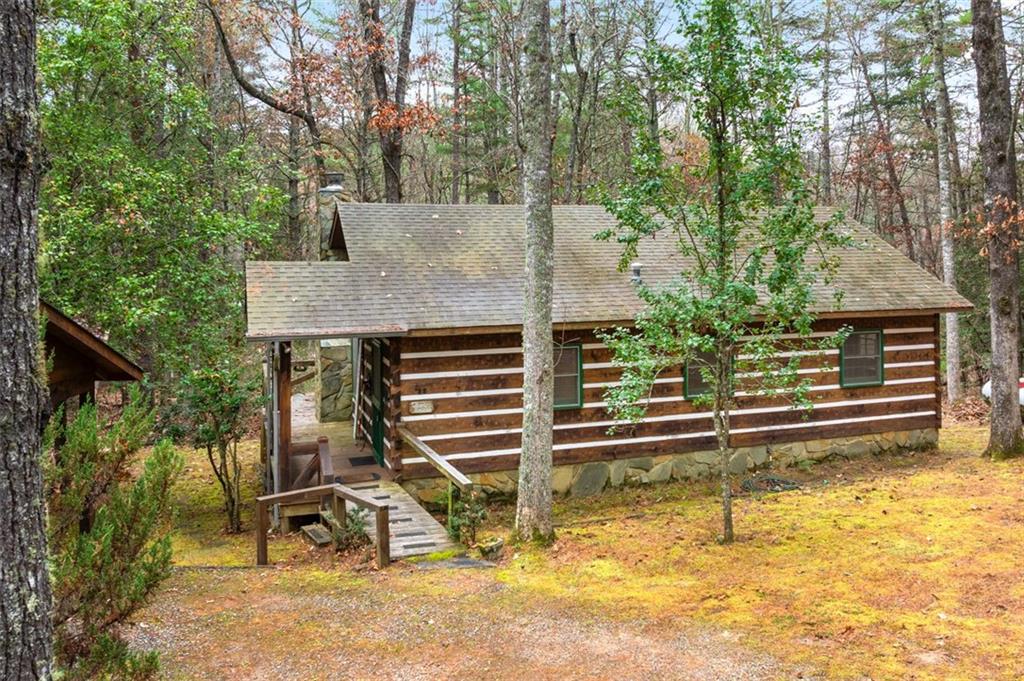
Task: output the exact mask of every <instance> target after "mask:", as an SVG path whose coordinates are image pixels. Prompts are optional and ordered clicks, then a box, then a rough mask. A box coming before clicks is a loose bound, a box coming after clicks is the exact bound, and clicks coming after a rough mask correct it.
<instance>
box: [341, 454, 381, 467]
mask: <svg viewBox="0 0 1024 681" xmlns="http://www.w3.org/2000/svg"><path fill="white" fill-rule="evenodd" d="M348 462H349V463H350V464H351V465H352V468H358V467H359V466H376V465H377V459H375V458H373V457H372V456H350V457H348Z"/></svg>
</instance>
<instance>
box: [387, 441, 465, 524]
mask: <svg viewBox="0 0 1024 681" xmlns="http://www.w3.org/2000/svg"><path fill="white" fill-rule="evenodd" d="M398 434H399V435H400V436H401V437H402V439H403V440H405V441H406V442H407V443H409V446H410V447H412V448H413V449H415V450H416V451H417V452H418V453H419V454H420V455H421V456H422V457H423V458H424V459H426V460H427V461H428V462H429V463H430V465H431V466H433V467H434V468H435V469H437V471H438V472H439V473H440V474H441V475H443V476H444V477H446V478H448V530H449V531H451V529H452V507H453V500H452V497H453V495H452V485H454V486H455V487H458V488H459V492H460V494H462V495H463V497H462V498H464V499H469V498H471V497H472V496H473V492H474V483H473V481H472V480H470V479H469V477H468V476H467V475H466V474H465V473H463V472H462V471H460V470H459V469H458V468H456V467H455V466H453V465H452V463H451V462H450V461H448V459H446V458H444V457H443V456H441V455H440V454H438V453H437V452H435V451H434V449H433V447H431V446H430V445H428V444H427V443H426V442H424V441H423V440H421V439H419V438H418V437H416V435H415V433H413V432H412V431H411V430H409V429H408V428H406V427H405V426H399V427H398Z"/></svg>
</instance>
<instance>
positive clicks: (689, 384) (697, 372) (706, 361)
mask: <svg viewBox="0 0 1024 681" xmlns="http://www.w3.org/2000/svg"><path fill="white" fill-rule="evenodd" d="M714 361H715V353H713V352H700V353H697V356H696V357H694V358H693V359H691V360H690V361H689V362H687V363H686V396H687V397H696V396H697V395H703V394H704V393H706V392H708V391H710V390H711V385H710V384H709V383H708V382H707V381H705V380H704V374H702V373H701V369H702V368H703V369H709V368H711V365H712V364H713V363H714Z"/></svg>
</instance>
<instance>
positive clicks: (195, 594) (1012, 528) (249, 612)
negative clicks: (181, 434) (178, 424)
mask: <svg viewBox="0 0 1024 681" xmlns="http://www.w3.org/2000/svg"><path fill="white" fill-rule="evenodd" d="M986 438H987V431H986V430H985V429H984V428H974V427H956V426H954V427H950V428H946V429H944V430H943V431H942V445H941V447H940V450H939V451H938V452H928V453H908V454H905V455H898V456H884V457H867V458H863V459H858V460H854V461H850V462H824V463H822V464H820V465H816V466H814V467H813V468H812V469H811V470H809V471H799V470H796V471H792V470H791V471H786V472H785V474H784V476H785V477H792V478H796V479H799V480H800V481H801V482H802V483H803V485H804V486H803V488H802V489H800V490H798V491H795V492H787V493H782V494H764V495H747V496H743V497H740V498H738V499H737V500H736V501H735V520H736V528H737V535H738V537H737V542H736V543H735V544H734V545H732V546H720V545H719V544H718V543H717V542H716V537H717V535H718V534H719V532H720V523H721V517H720V510H719V506H718V499H717V495H716V491H717V490H716V485H715V484H714V483H709V484H707V485H688V484H668V485H658V486H647V487H631V488H626V489H621V490H616V491H614V492H611V493H608V494H604V495H601V496H599V497H595V498H590V499H561V500H558V501H557V503H556V505H555V522H556V525H557V526H558V528H559V529H558V537H557V540H556V542H555V543H554V545H552V546H550V547H548V548H537V547H534V546H531V545H522V546H515V547H512V546H507V547H506V549H505V554H504V555H505V557H504V558H503V559H502V561H501V562H500V564H499V567H498V569H497V570H488V571H477V570H445V569H438V570H430V571H421V570H415V569H412V568H409V567H404V568H403V567H402V565H401V564H397V565H394V566H392V567H391V568H389V569H388V570H386V571H384V572H377V571H374V570H372V569H369V568H367V566H365V565H356V564H353V563H351V562H348V563H346V558H345V557H343V556H342V557H338V556H336V555H335V554H334V553H333V552H324V551H316V550H313V549H310V548H309V546H308V545H307V544H306V543H305V542H304V541H303V540H301V539H300V538H298V537H297V536H293V537H285V538H273V539H272V540H271V541H270V543H269V549H270V559H271V561H272V562H273V563H274V567H273V568H269V569H266V570H219V569H218V570H198V569H197V570H182V571H180V572H179V573H178V574H177V575H175V577H173V578H172V579H171V580H170V581H169V583H168V587H167V592H166V594H165V598H167V599H173V604H172V605H171V606H168V607H166V609H165V610H164V611H163V612H165V613H169V614H165V615H164V616H165V617H173V618H174V619H175V620H180V619H184V620H185V621H189V619H188V618H189V617H191V618H192V620H191V621H194V622H196V626H199V625H200V624H201V625H202V630H203V631H208V630H209V629H208V628H207V627H206V624H209V625H211V626H216V627H217V629H218V631H223V635H224V636H232V637H234V636H236V635H238V632H239V631H246V632H252V634H253V636H255V637H256V639H259V640H256V639H253V640H252V641H251V645H252V646H257V645H259V646H261V647H260V655H259V664H262V665H264V666H266V665H270V666H271V667H272V666H273V664H274V663H275V659H284V658H288V657H290V658H294V659H301V660H308V659H316V656H317V655H320V654H328V653H329V652H330V651H331V650H333V649H332V648H329V647H328V646H327V645H326V644H323V641H324V636H323V634H322V631H323V628H324V627H327V629H329V630H330V631H331V636H330V637H328V639H329V641H330V643H331V644H332V645H333V643H334V642H335V641H336V640H339V639H341V640H345V641H346V646H347V648H346V650H348V651H349V652H350V653H351V654H352V655H355V656H357V657H358V656H360V655H365V660H366V661H371V660H380V659H383V658H381V657H380V656H381V655H383V654H385V653H387V654H399V653H402V651H407V652H408V651H415V654H416V657H417V659H420V658H422V655H421V650H422V649H423V646H428V647H429V648H430V649H431V650H432V651H434V653H437V651H439V650H460V649H463V647H464V646H465V645H469V644H470V643H471V641H470V640H468V639H465V638H463V637H465V636H470V634H469V633H467V632H471V631H475V628H474V627H475V626H476V625H475V624H473V625H472V626H470V624H471V623H475V622H490V621H495V622H500V621H503V620H502V618H503V617H508V616H509V614H510V613H521V612H531V613H541V614H543V615H545V616H549V617H552V618H554V620H557V621H563V620H564V618H566V617H576V616H577V615H582V616H584V617H586V618H593V619H594V620H595V621H601V622H618V623H628V622H643V623H645V626H648V627H650V630H651V631H657V632H659V633H662V634H666V635H670V634H671V633H672V632H673V631H686V630H687V629H689V628H690V627H692V626H693V624H695V623H696V624H698V625H702V626H707V627H711V628H712V629H713V630H720V629H726V630H731V631H733V632H737V633H740V634H744V636H743V637H742V640H743V642H744V645H747V646H751V647H754V648H757V649H760V650H761V651H763V652H767V653H770V654H771V655H772V656H775V657H777V658H779V659H781V660H782V661H783V662H786V663H789V664H792V665H795V666H797V667H799V668H806V669H810V670H813V671H814V672H819V671H820V672H821V673H823V674H824V675H825V676H827V677H828V678H836V679H846V678H865V677H868V678H874V679H890V678H909V677H913V678H916V679H961V678H962V679H974V678H991V679H1004V678H1005V679H1017V678H1022V677H1024V662H1022V660H1021V658H1020V656H1019V653H1018V650H1019V649H1020V647H1021V645H1024V618H1022V617H1021V615H1020V613H1021V612H1024V560H1022V559H1021V556H1024V496H1022V495H1024V491H1022V479H1024V461H1009V462H1001V463H992V462H989V461H986V460H983V459H981V458H980V456H979V454H980V452H981V451H982V449H984V445H985V442H986ZM184 453H185V455H186V458H187V467H186V472H185V474H184V475H183V477H182V480H181V481H180V483H179V484H178V487H177V488H176V490H175V505H176V507H177V510H178V520H177V528H176V529H175V533H174V548H175V563H176V564H177V565H180V566H218V567H230V566H251V565H253V562H254V555H253V554H254V550H255V547H254V538H253V535H252V517H251V515H252V512H253V503H252V500H253V498H254V496H255V493H256V489H257V488H258V481H259V471H258V447H257V445H256V443H251V442H248V443H245V444H244V446H243V449H242V451H241V452H240V454H241V456H242V461H243V463H244V466H245V477H244V482H245V489H246V496H245V504H244V506H243V522H244V523H245V526H246V528H247V531H246V532H244V533H242V534H239V535H228V534H225V533H224V532H223V527H224V525H225V523H224V514H223V511H222V508H221V499H220V492H219V489H218V488H217V486H216V483H215V481H213V480H212V478H211V474H210V472H209V466H208V464H207V463H206V460H205V454H204V453H203V452H192V451H186V452H184ZM513 514H514V508H513V507H512V506H511V505H505V506H498V507H494V508H492V509H491V513H490V516H489V519H488V521H487V526H486V536H506V537H507V536H508V534H509V530H510V526H511V523H512V517H513ZM453 555H455V552H449V551H445V552H439V553H437V554H432V555H430V556H425V557H424V558H422V559H421V560H426V561H441V560H446V559H448V558H451V557H453ZM325 599H326V600H325ZM322 601H323V602H322ZM338 603H342V604H344V606H345V608H346V610H345V615H344V617H341V616H339V614H338V610H337V608H338V607H339V606H338ZM309 608H313V610H312V611H308V609H309ZM307 611H308V614H306V615H304V616H303V617H302V618H301V620H296V618H295V613H296V612H307ZM385 612H386V613H389V614H390V616H392V617H394V618H396V619H395V620H394V621H393V622H392V623H391V624H388V625H385V624H383V623H382V622H381V621H380V617H381V614H382V613H385ZM456 616H457V617H456ZM445 618H448V619H445ZM451 618H456V619H451ZM442 622H444V624H442ZM275 627H276V628H280V632H282V633H280V635H278V636H271V637H270V638H272V639H273V641H274V642H273V643H271V644H269V645H265V641H264V639H265V638H267V637H266V636H264V635H263V634H265V633H266V632H269V631H278V629H275ZM452 627H455V628H452ZM458 627H463V629H464V630H463V629H458ZM318 631H321V634H320V635H316V632H318ZM460 631H461V632H462V633H458V632H460ZM260 632H263V634H261V633H260ZM283 632H286V633H287V635H284V633H283ZM395 632H402V637H403V638H401V640H396V639H395V636H396V634H395ZM280 641H287V642H288V644H287V645H285V644H284V643H281V644H280V645H278V642H280ZM208 643H209V644H210V645H211V646H212V643H213V642H212V641H210V642H208ZM176 645H177V644H176ZM241 648H242V649H246V646H245V645H243V646H241ZM209 650H210V651H212V650H213V648H212V647H211V648H210V649H209ZM204 651H205V649H198V650H191V649H187V648H185V647H182V648H181V649H179V648H178V647H174V648H173V649H172V650H171V651H170V654H169V655H168V657H167V659H168V661H169V662H170V665H171V667H175V666H179V667H182V668H186V669H187V668H189V667H190V666H191V665H195V664H203V663H204V662H203V661H204V660H205V659H206V657H205V656H206V652H209V651H205V652H204ZM300 652H301V655H299V653H300ZM403 654H404V653H403ZM409 654H410V655H412V654H413V653H412V652H409ZM481 654H484V653H481ZM240 655H241V659H244V660H245V664H251V663H253V661H254V658H252V656H251V655H248V654H247V653H246V654H240ZM277 656H280V658H277ZM360 659H362V658H360ZM403 659H404V658H403ZM311 669H312V673H314V674H315V673H316V670H317V668H316V667H315V666H314V667H311ZM445 669H446V668H444V667H443V666H442V667H438V670H439V671H438V673H439V675H441V676H444V675H445ZM320 671H322V669H321V670H320Z"/></svg>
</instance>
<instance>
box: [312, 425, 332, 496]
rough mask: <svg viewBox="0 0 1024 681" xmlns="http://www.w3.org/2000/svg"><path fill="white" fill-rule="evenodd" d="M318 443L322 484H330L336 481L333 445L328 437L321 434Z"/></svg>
mask: <svg viewBox="0 0 1024 681" xmlns="http://www.w3.org/2000/svg"><path fill="white" fill-rule="evenodd" d="M316 443H317V445H318V447H319V451H318V452H317V453H318V454H319V459H320V484H321V485H330V484H331V483H333V482H334V461H333V460H332V459H331V445H330V443H329V441H328V440H327V438H326V437H324V436H323V435H321V436H320V437H318V438H317V440H316Z"/></svg>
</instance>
